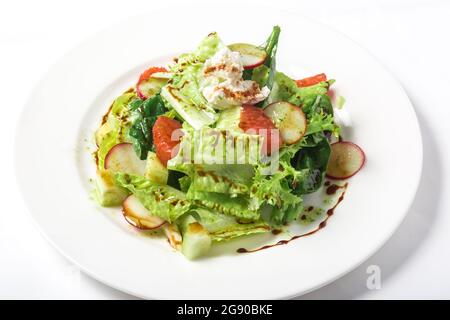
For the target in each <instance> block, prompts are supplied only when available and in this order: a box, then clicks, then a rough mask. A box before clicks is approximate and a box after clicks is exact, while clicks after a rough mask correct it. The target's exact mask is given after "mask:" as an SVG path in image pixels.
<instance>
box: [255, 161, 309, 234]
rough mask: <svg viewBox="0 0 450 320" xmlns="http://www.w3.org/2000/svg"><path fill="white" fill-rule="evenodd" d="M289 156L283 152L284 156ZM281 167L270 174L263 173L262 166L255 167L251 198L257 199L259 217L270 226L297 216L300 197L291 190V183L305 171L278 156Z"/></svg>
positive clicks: (296, 180)
mask: <svg viewBox="0 0 450 320" xmlns="http://www.w3.org/2000/svg"><path fill="white" fill-rule="evenodd" d="M288 156H290V154H289V153H285V157H286V158H287V157H288ZM280 166H281V169H280V170H278V171H276V172H275V173H274V174H272V175H266V174H264V173H263V169H264V168H263V166H258V167H257V169H256V173H255V177H254V179H253V181H254V182H253V185H252V186H251V195H250V197H251V198H254V199H257V201H258V204H259V206H260V208H261V212H260V214H261V217H262V218H263V219H264V221H266V222H267V223H268V224H270V225H271V226H275V227H276V226H281V225H283V224H285V223H288V222H290V221H292V220H294V219H296V218H297V216H298V214H299V213H300V211H301V205H302V198H301V197H299V196H298V195H296V194H295V193H294V192H293V187H292V186H293V185H295V184H296V183H298V181H302V180H303V179H304V178H305V175H306V172H305V171H298V170H296V169H295V168H294V167H292V166H291V165H290V164H289V163H287V162H285V161H283V158H281V157H280Z"/></svg>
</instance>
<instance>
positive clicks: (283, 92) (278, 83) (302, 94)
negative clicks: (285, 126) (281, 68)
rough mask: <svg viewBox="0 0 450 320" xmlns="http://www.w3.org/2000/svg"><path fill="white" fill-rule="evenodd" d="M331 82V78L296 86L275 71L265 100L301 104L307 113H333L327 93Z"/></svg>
mask: <svg viewBox="0 0 450 320" xmlns="http://www.w3.org/2000/svg"><path fill="white" fill-rule="evenodd" d="M333 82H334V81H333V80H329V81H323V82H320V83H318V84H316V85H313V86H309V87H298V86H297V83H296V82H295V80H293V79H291V78H289V77H288V76H287V75H285V74H284V73H282V72H277V73H276V74H275V78H274V84H273V88H272V91H271V92H270V95H269V97H267V101H268V103H272V102H276V101H287V102H290V103H292V104H295V105H297V106H300V105H301V106H302V109H303V111H305V113H307V114H310V113H311V111H314V112H320V111H326V113H329V114H333V108H332V107H331V102H330V99H329V97H328V95H327V92H328V89H329V87H330V84H331V83H333ZM318 96H320V97H321V98H320V99H319V100H317V97H318ZM313 106H314V109H313Z"/></svg>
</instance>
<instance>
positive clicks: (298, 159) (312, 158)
mask: <svg viewBox="0 0 450 320" xmlns="http://www.w3.org/2000/svg"><path fill="white" fill-rule="evenodd" d="M330 153H331V148H330V143H329V142H328V139H327V137H326V136H325V134H324V133H322V132H320V133H315V134H311V135H309V136H308V137H307V138H306V141H305V146H304V147H303V148H301V149H300V150H299V151H298V152H297V153H296V154H295V156H294V157H293V158H292V160H291V165H292V166H293V167H294V168H295V169H296V170H304V169H306V170H307V174H306V176H305V177H304V179H301V180H300V181H292V182H291V185H292V187H293V189H294V192H295V193H296V194H298V195H300V194H307V193H312V192H314V191H317V190H318V189H319V188H320V187H321V186H322V182H323V180H324V179H325V172H326V169H327V164H328V160H329V158H330Z"/></svg>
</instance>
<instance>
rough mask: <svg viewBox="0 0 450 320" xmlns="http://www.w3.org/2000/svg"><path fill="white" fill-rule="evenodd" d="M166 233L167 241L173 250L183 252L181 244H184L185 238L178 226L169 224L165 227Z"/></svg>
mask: <svg viewBox="0 0 450 320" xmlns="http://www.w3.org/2000/svg"><path fill="white" fill-rule="evenodd" d="M164 233H165V235H166V237H167V241H169V244H170V246H171V247H172V248H174V249H175V250H181V244H182V242H183V238H182V236H181V233H180V231H179V230H178V227H177V226H176V225H173V224H170V223H167V224H166V225H164Z"/></svg>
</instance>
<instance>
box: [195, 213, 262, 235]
mask: <svg viewBox="0 0 450 320" xmlns="http://www.w3.org/2000/svg"><path fill="white" fill-rule="evenodd" d="M193 212H194V215H195V216H196V218H197V221H198V222H199V223H200V224H201V225H202V226H203V227H204V228H205V229H206V230H208V232H209V234H210V236H211V237H212V240H213V241H217V242H219V241H225V240H229V239H232V238H235V237H240V236H245V235H250V234H256V233H262V232H267V231H269V230H270V228H269V226H268V225H267V224H266V223H265V222H264V221H261V220H260V221H256V222H251V223H240V222H238V220H237V219H236V218H235V217H232V216H229V215H224V214H221V213H218V212H214V211H211V210H209V209H204V208H196V209H194V210H193Z"/></svg>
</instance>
